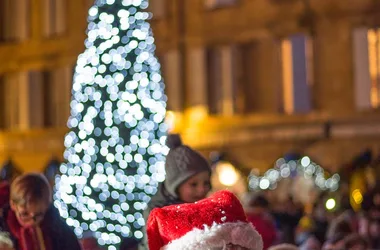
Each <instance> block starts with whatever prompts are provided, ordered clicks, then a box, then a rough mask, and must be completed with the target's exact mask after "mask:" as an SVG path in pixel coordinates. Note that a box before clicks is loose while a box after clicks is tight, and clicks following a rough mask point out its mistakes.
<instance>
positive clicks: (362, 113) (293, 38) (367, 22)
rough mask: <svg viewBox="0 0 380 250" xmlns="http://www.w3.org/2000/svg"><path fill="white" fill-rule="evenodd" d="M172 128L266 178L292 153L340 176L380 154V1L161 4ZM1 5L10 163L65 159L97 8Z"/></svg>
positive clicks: (2, 116) (42, 0) (5, 141)
mask: <svg viewBox="0 0 380 250" xmlns="http://www.w3.org/2000/svg"><path fill="white" fill-rule="evenodd" d="M150 2H151V6H150V8H151V10H152V12H153V14H154V18H153V19H152V22H151V23H152V27H153V32H154V36H155V40H156V41H155V42H156V45H157V55H158V56H159V58H160V60H161V63H162V69H163V74H164V77H165V78H164V79H165V83H166V93H167V95H168V108H169V110H170V112H168V118H167V119H168V122H169V123H171V124H172V126H173V131H176V132H180V133H181V134H182V135H183V137H184V141H185V142H186V143H188V144H190V145H193V146H194V147H196V148H198V149H199V150H201V151H202V152H204V154H205V155H209V154H210V152H213V151H218V152H223V153H225V155H226V157H227V158H228V159H229V160H230V161H233V162H234V163H235V164H238V165H239V167H240V168H242V169H246V170H247V171H249V170H251V169H256V168H257V169H259V170H260V171H263V170H264V169H267V168H269V167H271V166H272V164H273V162H274V161H275V160H276V159H277V158H279V157H281V156H282V155H284V154H285V153H287V152H290V151H296V152H299V153H301V154H306V155H309V156H310V157H311V158H312V159H313V160H314V161H317V162H319V163H320V164H321V165H323V166H324V167H325V168H328V169H330V170H331V171H336V170H338V169H339V168H340V167H342V165H343V164H344V163H347V162H349V161H350V160H351V159H352V158H353V157H354V156H355V155H356V154H358V153H359V152H361V151H362V150H364V149H366V148H369V149H371V150H372V151H373V152H374V153H375V154H378V153H380V142H379V138H380V114H379V112H378V106H379V105H380V29H379V28H378V27H380V2H379V1H378V0H350V1H349V3H348V2H347V0H333V1H332V0H151V1H150ZM1 4H2V5H4V6H0V12H1V13H0V17H1V18H2V20H1V21H0V24H1V25H0V26H1V27H0V41H1V42H0V101H1V102H2V103H1V105H0V128H1V132H0V162H4V161H5V160H7V159H9V158H11V159H12V160H13V161H14V163H15V164H16V165H18V166H20V168H21V169H23V170H24V171H31V170H42V169H43V168H44V166H45V165H46V163H47V162H48V161H49V159H51V158H52V157H57V158H59V159H61V158H62V152H63V136H64V134H65V133H66V131H67V129H66V120H67V117H68V114H69V101H70V87H71V78H72V73H73V68H74V66H75V62H76V58H77V55H78V54H79V53H80V52H82V51H83V41H84V39H85V37H86V36H85V29H86V25H87V22H86V15H87V10H88V8H89V6H90V4H91V1H89V0H4V1H1Z"/></svg>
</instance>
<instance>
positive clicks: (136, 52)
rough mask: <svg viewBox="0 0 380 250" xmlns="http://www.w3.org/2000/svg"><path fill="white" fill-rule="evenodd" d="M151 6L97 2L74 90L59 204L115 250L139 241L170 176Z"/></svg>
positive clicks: (79, 229)
mask: <svg viewBox="0 0 380 250" xmlns="http://www.w3.org/2000/svg"><path fill="white" fill-rule="evenodd" d="M147 6H148V1H147V0H97V1H96V2H95V4H94V5H93V6H92V7H91V8H90V10H89V16H88V22H89V24H88V31H87V35H88V38H87V39H86V41H85V46H86V50H85V52H84V53H83V54H81V55H79V57H78V61H77V65H76V69H75V75H74V81H73V90H72V101H71V104H70V106H71V116H70V118H69V120H68V127H69V128H70V130H71V131H70V132H69V133H68V134H67V135H66V137H65V141H64V144H65V147H66V150H65V153H64V157H65V159H66V163H64V164H62V165H61V166H60V172H61V176H58V177H57V178H56V187H55V189H56V192H55V195H54V200H55V201H54V205H55V206H56V207H57V208H58V209H59V211H60V214H61V215H62V216H63V217H64V218H65V219H66V222H67V224H68V225H70V226H72V227H74V231H75V233H76V234H77V235H78V236H79V237H82V236H83V233H84V232H86V231H88V230H90V231H93V232H94V235H95V237H96V238H97V239H98V243H99V244H100V245H106V246H108V249H109V250H115V249H116V247H117V246H118V244H120V242H121V239H122V237H135V238H137V239H139V238H142V236H143V234H142V230H141V229H142V227H143V226H144V223H145V222H144V219H143V215H142V211H143V210H144V208H145V207H146V206H147V202H148V201H149V200H150V196H151V195H152V194H154V193H155V192H156V190H157V186H158V183H159V182H161V181H163V180H164V178H165V174H164V156H165V154H166V153H167V148H166V146H164V144H165V143H164V142H165V139H166V132H167V126H166V125H165V124H164V123H163V121H164V117H165V112H166V96H165V95H164V91H163V89H164V85H163V82H162V77H161V73H160V64H159V62H158V60H157V58H156V57H155V55H154V51H155V45H154V38H153V36H152V32H151V28H150V25H149V23H148V22H147V19H149V18H150V14H149V13H148V12H146V11H145V10H146V8H147Z"/></svg>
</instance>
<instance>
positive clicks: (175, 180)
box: [164, 134, 211, 197]
mask: <svg viewBox="0 0 380 250" xmlns="http://www.w3.org/2000/svg"><path fill="white" fill-rule="evenodd" d="M166 145H167V146H168V147H169V148H170V150H169V153H168V155H167V156H166V162H165V171H166V179H165V182H164V185H165V188H166V190H167V191H168V192H169V193H170V194H171V195H173V196H174V197H178V194H177V188H178V187H179V186H180V185H181V184H182V183H183V182H185V181H186V180H187V179H189V178H190V177H192V176H194V175H196V174H198V173H200V172H204V171H208V172H211V168H210V165H209V163H208V162H207V160H206V159H205V158H204V157H203V156H202V155H201V154H199V153H198V152H196V151H195V150H193V149H191V148H190V147H189V146H186V145H183V144H182V140H181V137H180V136H179V135H178V134H171V135H168V137H167V139H166Z"/></svg>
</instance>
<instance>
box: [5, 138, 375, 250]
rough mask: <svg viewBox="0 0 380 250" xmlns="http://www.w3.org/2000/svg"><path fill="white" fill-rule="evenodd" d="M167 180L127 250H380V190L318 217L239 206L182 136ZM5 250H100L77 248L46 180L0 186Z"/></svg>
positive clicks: (251, 202)
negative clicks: (215, 185)
mask: <svg viewBox="0 0 380 250" xmlns="http://www.w3.org/2000/svg"><path fill="white" fill-rule="evenodd" d="M167 145H168V147H169V148H170V150H169V153H168V155H167V157H166V162H165V169H166V179H165V181H164V182H163V183H161V184H160V185H159V187H158V191H157V193H156V194H155V195H154V196H153V197H152V198H151V200H150V202H149V203H148V207H147V209H146V210H145V211H144V217H145V221H146V222H147V223H146V228H145V235H144V238H143V240H141V241H140V242H137V241H136V240H134V239H130V238H127V239H124V241H123V242H122V244H121V247H120V249H121V250H132V249H139V250H148V249H150V250H159V249H169V250H170V249H173V250H174V249H178V250H186V249H189V250H190V249H197V250H206V249H211V250H222V249H235V250H239V249H241V250H261V249H264V250H266V249H269V250H292V249H301V250H342V249H347V250H366V249H380V238H379V237H378V236H380V186H379V187H375V188H374V189H373V190H371V191H370V192H368V193H366V194H365V195H364V198H363V204H362V209H361V210H360V211H354V210H353V209H351V208H350V207H344V209H342V210H341V211H334V213H331V212H328V211H327V210H326V208H325V206H324V203H321V202H316V203H315V205H314V207H313V209H312V211H305V209H304V208H303V207H302V206H300V205H299V204H296V202H295V201H294V200H293V199H292V198H291V197H289V199H288V200H287V201H286V202H282V203H281V204H280V205H279V206H274V205H273V204H271V201H270V199H268V197H266V194H265V193H249V194H247V195H245V196H244V197H243V198H241V199H240V200H239V199H238V198H237V197H236V196H235V195H234V194H232V193H231V192H229V191H226V190H223V191H219V192H216V193H213V194H211V195H209V194H210V191H212V186H211V174H212V170H211V166H210V165H209V163H208V161H207V160H206V159H205V158H204V157H203V156H202V155H201V154H200V153H198V152H197V151H195V150H193V149H192V148H190V147H189V146H187V145H184V144H183V143H182V141H181V138H180V137H179V135H169V136H168V139H167ZM0 208H1V209H0V250H60V249H62V250H69V249H70V250H76V249H78V250H80V249H83V250H94V249H101V248H100V247H99V246H95V245H93V244H92V245H91V244H87V243H86V241H84V240H79V239H77V237H76V236H75V234H74V233H73V230H72V229H71V228H70V227H68V226H67V225H66V223H65V222H64V220H63V219H62V218H61V217H60V216H59V213H58V211H57V209H56V208H55V207H54V206H53V205H52V189H51V186H50V184H49V182H48V181H47V179H46V178H45V177H44V176H43V175H42V174H24V175H21V176H19V177H17V178H16V179H15V180H13V181H12V183H11V185H9V184H8V183H6V182H4V183H1V184H0Z"/></svg>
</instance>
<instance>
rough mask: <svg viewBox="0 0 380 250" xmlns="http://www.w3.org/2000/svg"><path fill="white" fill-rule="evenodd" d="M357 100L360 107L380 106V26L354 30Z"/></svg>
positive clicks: (357, 105)
mask: <svg viewBox="0 0 380 250" xmlns="http://www.w3.org/2000/svg"><path fill="white" fill-rule="evenodd" d="M353 46H354V48H353V49H354V68H355V101H356V107H357V108H358V109H359V110H360V109H368V108H378V107H379V106H380V28H373V29H368V28H366V27H361V28H356V29H354V31H353Z"/></svg>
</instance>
